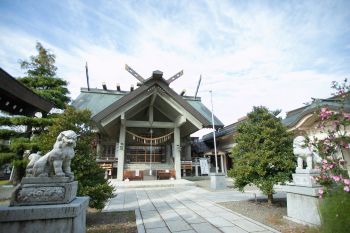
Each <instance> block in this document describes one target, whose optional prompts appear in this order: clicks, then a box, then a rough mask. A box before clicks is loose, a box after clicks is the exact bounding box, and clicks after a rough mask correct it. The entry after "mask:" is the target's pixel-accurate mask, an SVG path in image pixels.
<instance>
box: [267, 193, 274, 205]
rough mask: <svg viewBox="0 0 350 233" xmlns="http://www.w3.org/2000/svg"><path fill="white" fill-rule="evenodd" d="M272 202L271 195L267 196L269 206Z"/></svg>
mask: <svg viewBox="0 0 350 233" xmlns="http://www.w3.org/2000/svg"><path fill="white" fill-rule="evenodd" d="M272 200H273V194H272V193H269V194H267V203H269V204H270V205H271V204H272Z"/></svg>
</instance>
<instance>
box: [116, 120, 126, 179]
mask: <svg viewBox="0 0 350 233" xmlns="http://www.w3.org/2000/svg"><path fill="white" fill-rule="evenodd" d="M124 152H125V124H124V122H123V121H122V123H121V124H120V132H119V150H118V173H117V180H119V181H122V180H123V173H124V155H125V153H124Z"/></svg>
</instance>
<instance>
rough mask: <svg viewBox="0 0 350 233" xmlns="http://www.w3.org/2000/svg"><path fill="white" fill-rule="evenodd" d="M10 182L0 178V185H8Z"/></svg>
mask: <svg viewBox="0 0 350 233" xmlns="http://www.w3.org/2000/svg"><path fill="white" fill-rule="evenodd" d="M10 184H11V182H10V181H9V180H0V186H1V185H10Z"/></svg>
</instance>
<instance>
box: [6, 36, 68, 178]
mask: <svg viewBox="0 0 350 233" xmlns="http://www.w3.org/2000/svg"><path fill="white" fill-rule="evenodd" d="M36 49H37V52H38V54H37V55H36V56H31V57H30V58H29V61H20V65H21V68H22V69H24V70H25V72H26V74H27V76H26V77H23V78H18V80H19V81H20V82H22V83H23V84H24V85H26V86H27V87H29V88H30V89H31V90H32V91H33V92H35V93H37V94H38V95H40V96H41V97H43V98H45V99H47V100H49V101H51V102H53V103H54V104H55V106H56V107H57V108H60V109H63V108H64V106H65V104H66V103H68V101H69V100H70V99H69V97H68V96H67V94H68V93H69V91H68V89H67V87H66V86H67V82H66V81H64V80H62V79H60V78H57V77H56V70H57V67H56V66H55V55H54V54H52V53H50V52H49V51H48V50H47V49H45V48H44V47H43V46H42V45H41V44H40V43H39V42H38V43H37V44H36ZM54 117H55V114H51V115H48V116H47V115H44V116H43V118H36V117H34V116H0V126H9V127H11V129H10V130H9V129H0V139H2V140H9V141H10V145H1V147H0V167H1V166H2V165H3V164H5V163H11V162H12V163H13V165H14V166H15V170H14V177H13V180H12V181H13V182H14V183H18V182H19V181H20V180H21V178H22V177H23V175H24V173H25V172H24V171H25V167H26V164H27V160H26V159H25V158H23V153H24V151H25V150H29V151H31V152H36V151H37V150H38V145H37V144H36V143H34V142H32V141H31V140H30V138H31V137H32V136H33V135H34V134H40V133H41V132H43V131H44V130H45V128H46V127H47V126H49V125H51V124H52V119H53V118H54ZM19 128H20V129H23V128H25V132H21V130H18V129H19Z"/></svg>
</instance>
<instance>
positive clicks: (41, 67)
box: [18, 42, 70, 109]
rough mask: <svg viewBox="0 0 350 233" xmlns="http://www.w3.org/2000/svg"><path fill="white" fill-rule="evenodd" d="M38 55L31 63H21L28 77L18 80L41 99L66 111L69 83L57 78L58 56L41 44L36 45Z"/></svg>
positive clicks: (32, 58)
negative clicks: (56, 64) (56, 62)
mask: <svg viewBox="0 0 350 233" xmlns="http://www.w3.org/2000/svg"><path fill="white" fill-rule="evenodd" d="M36 50H37V51H38V55H36V56H31V57H30V58H29V61H26V60H24V61H20V65H21V68H22V69H24V70H25V71H26V74H27V76H26V77H23V78H18V80H19V81H20V82H22V83H23V84H24V85H26V86H28V87H29V88H30V89H31V90H33V91H34V92H35V93H37V94H38V95H40V96H41V97H43V98H45V99H47V100H48V101H51V102H53V103H54V104H55V106H56V107H57V108H59V109H64V107H65V104H67V103H68V102H69V101H70V98H69V97H68V96H67V95H68V94H69V91H68V89H67V84H68V83H67V81H65V80H63V79H60V78H58V77H56V70H57V67H56V66H55V60H56V56H55V55H54V54H52V53H50V51H49V50H47V49H45V48H44V47H43V46H42V44H41V43H40V42H37V44H36Z"/></svg>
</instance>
